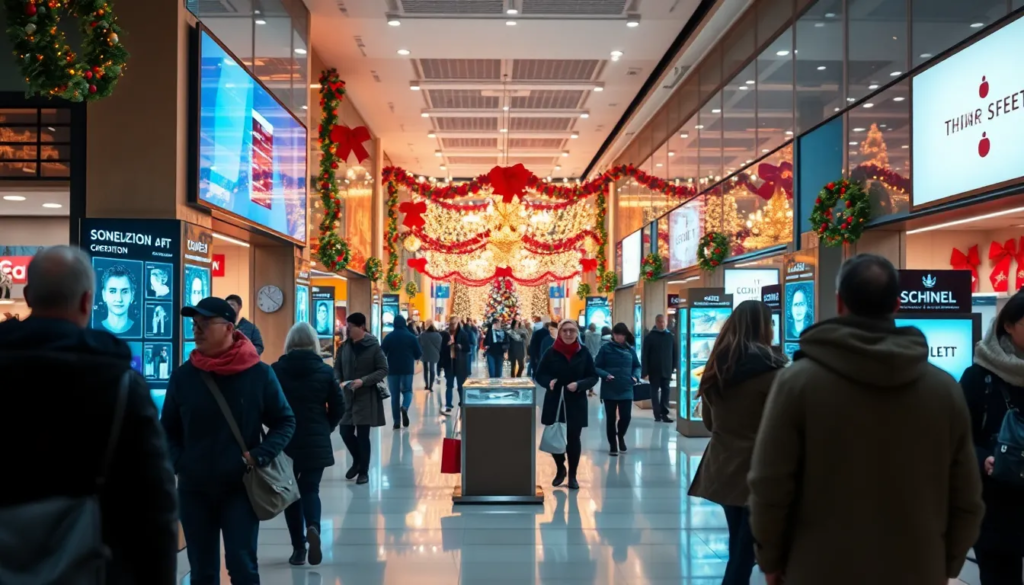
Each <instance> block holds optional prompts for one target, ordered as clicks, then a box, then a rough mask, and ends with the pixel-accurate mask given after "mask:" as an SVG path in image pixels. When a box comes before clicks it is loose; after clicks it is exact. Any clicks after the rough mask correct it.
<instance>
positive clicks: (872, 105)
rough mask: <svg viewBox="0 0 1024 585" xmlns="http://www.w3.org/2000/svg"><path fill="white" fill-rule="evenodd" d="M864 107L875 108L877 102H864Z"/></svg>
mask: <svg viewBox="0 0 1024 585" xmlns="http://www.w3.org/2000/svg"><path fill="white" fill-rule="evenodd" d="M864 107H865V108H873V107H875V104H873V103H871V102H868V103H866V104H864Z"/></svg>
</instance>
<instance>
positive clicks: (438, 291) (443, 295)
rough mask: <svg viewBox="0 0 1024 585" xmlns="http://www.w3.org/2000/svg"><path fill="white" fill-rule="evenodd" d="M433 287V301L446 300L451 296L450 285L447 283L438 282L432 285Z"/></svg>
mask: <svg viewBox="0 0 1024 585" xmlns="http://www.w3.org/2000/svg"><path fill="white" fill-rule="evenodd" d="M432 286H433V287H434V298H435V299H448V298H451V296H452V285H450V284H448V283H447V282H439V283H436V284H433V285H432Z"/></svg>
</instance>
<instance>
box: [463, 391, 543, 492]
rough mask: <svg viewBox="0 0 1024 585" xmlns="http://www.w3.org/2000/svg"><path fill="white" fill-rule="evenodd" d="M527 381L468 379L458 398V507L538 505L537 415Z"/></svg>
mask: <svg viewBox="0 0 1024 585" xmlns="http://www.w3.org/2000/svg"><path fill="white" fill-rule="evenodd" d="M534 409H535V406H534V384H533V382H532V381H531V380H529V379H528V378H492V379H487V380H468V381H466V384H465V386H464V387H463V400H462V408H461V413H462V485H461V486H459V487H456V488H455V490H454V493H453V494H452V501H453V502H455V503H456V504H541V503H543V502H544V492H543V490H541V488H540V486H538V485H537V482H536V478H537V440H536V438H537V416H536V411H535V410H534Z"/></svg>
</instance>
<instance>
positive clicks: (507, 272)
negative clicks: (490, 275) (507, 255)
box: [494, 266, 512, 279]
mask: <svg viewBox="0 0 1024 585" xmlns="http://www.w3.org/2000/svg"><path fill="white" fill-rule="evenodd" d="M494 278H495V279H499V278H512V269H511V268H509V267H508V266H499V267H497V268H495V269H494Z"/></svg>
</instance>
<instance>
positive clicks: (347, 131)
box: [331, 126, 370, 162]
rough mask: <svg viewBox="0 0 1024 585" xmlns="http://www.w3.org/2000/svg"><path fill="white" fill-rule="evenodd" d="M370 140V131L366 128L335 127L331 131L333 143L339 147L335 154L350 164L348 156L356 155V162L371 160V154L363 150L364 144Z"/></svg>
mask: <svg viewBox="0 0 1024 585" xmlns="http://www.w3.org/2000/svg"><path fill="white" fill-rule="evenodd" d="M369 139H370V131H369V130H367V129H366V126H356V127H355V128H349V127H348V126H335V127H334V128H332V129H331V142H335V143H337V145H338V149H337V151H336V152H335V154H337V155H338V158H340V159H341V160H343V161H346V162H348V155H349V154H351V153H353V152H354V153H356V160H358V161H359V162H363V161H364V160H366V159H368V158H370V153H369V152H367V151H366V149H365V148H363V143H364V142H366V141H367V140H369Z"/></svg>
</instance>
